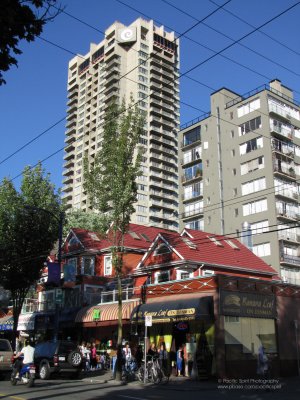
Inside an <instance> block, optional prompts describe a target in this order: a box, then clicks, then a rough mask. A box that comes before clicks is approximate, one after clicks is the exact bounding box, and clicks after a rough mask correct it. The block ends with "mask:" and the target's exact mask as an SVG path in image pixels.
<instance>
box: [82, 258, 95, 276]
mask: <svg viewBox="0 0 300 400" xmlns="http://www.w3.org/2000/svg"><path fill="white" fill-rule="evenodd" d="M81 274H82V275H95V259H94V257H82V260H81Z"/></svg>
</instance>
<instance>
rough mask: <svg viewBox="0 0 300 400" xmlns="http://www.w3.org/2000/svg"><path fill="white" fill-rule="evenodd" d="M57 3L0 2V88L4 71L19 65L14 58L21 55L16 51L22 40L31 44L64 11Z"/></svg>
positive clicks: (44, 0)
mask: <svg viewBox="0 0 300 400" xmlns="http://www.w3.org/2000/svg"><path fill="white" fill-rule="evenodd" d="M55 4H56V0H1V1H0V85H2V84H4V83H6V82H5V80H4V79H3V75H2V73H1V71H8V70H9V69H10V67H11V66H12V65H18V63H17V60H16V58H15V57H14V56H13V55H12V53H13V54H17V55H18V54H22V51H21V50H20V49H19V48H18V47H17V46H18V43H19V41H20V40H22V39H25V40H27V42H32V41H33V40H34V39H35V37H37V36H39V35H40V34H41V33H42V31H43V27H44V25H45V24H46V23H47V22H49V21H52V20H53V19H54V18H55V17H56V16H57V15H58V14H59V13H60V12H61V11H62V9H61V8H58V7H56V6H55Z"/></svg>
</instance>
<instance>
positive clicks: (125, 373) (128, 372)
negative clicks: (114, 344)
mask: <svg viewBox="0 0 300 400" xmlns="http://www.w3.org/2000/svg"><path fill="white" fill-rule="evenodd" d="M137 371H138V366H137V363H136V362H135V360H134V359H131V360H130V361H128V362H126V363H125V364H124V366H123V370H122V379H123V380H124V381H125V382H131V381H134V380H135V379H136V374H137Z"/></svg>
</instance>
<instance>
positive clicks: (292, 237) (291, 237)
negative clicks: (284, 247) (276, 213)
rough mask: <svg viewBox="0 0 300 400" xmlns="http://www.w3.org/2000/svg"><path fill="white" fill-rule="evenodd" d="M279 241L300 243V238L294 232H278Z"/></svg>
mask: <svg viewBox="0 0 300 400" xmlns="http://www.w3.org/2000/svg"><path fill="white" fill-rule="evenodd" d="M278 239H279V240H286V241H289V242H296V243H298V242H300V236H299V235H297V234H296V233H294V232H286V231H278Z"/></svg>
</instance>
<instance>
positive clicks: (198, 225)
mask: <svg viewBox="0 0 300 400" xmlns="http://www.w3.org/2000/svg"><path fill="white" fill-rule="evenodd" d="M185 228H187V229H195V230H196V231H203V229H204V220H203V218H201V219H196V220H193V221H189V222H187V223H186V224H185Z"/></svg>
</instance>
